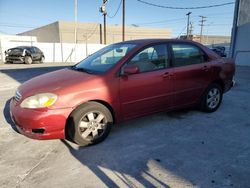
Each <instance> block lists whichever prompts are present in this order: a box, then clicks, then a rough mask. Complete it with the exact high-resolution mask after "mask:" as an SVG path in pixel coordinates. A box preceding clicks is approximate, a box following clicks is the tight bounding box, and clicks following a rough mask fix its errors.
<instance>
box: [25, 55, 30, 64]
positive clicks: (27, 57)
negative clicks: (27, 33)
mask: <svg viewBox="0 0 250 188" xmlns="http://www.w3.org/2000/svg"><path fill="white" fill-rule="evenodd" d="M24 63H25V64H31V63H32V58H31V57H30V56H25V58H24Z"/></svg>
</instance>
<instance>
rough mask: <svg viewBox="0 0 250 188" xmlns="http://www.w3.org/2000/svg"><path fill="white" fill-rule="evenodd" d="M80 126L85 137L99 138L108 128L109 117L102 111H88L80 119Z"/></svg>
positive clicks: (90, 138) (80, 130)
mask: <svg viewBox="0 0 250 188" xmlns="http://www.w3.org/2000/svg"><path fill="white" fill-rule="evenodd" d="M78 128H79V132H80V134H81V136H82V137H83V138H84V139H86V140H93V139H97V138H98V137H100V136H102V134H103V133H104V130H105V129H106V128H107V118H106V117H105V115H104V114H102V113H101V112H88V113H87V114H85V115H84V116H83V118H82V119H81V120H80V122H79V126H78Z"/></svg>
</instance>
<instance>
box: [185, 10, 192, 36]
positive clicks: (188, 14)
mask: <svg viewBox="0 0 250 188" xmlns="http://www.w3.org/2000/svg"><path fill="white" fill-rule="evenodd" d="M191 13H192V12H188V13H187V14H186V15H187V16H188V19H187V39H189V17H190V14H191Z"/></svg>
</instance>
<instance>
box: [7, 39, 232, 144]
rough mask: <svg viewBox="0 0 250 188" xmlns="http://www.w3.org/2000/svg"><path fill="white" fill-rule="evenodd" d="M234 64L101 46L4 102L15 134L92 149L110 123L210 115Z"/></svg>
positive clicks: (146, 48)
mask: <svg viewBox="0 0 250 188" xmlns="http://www.w3.org/2000/svg"><path fill="white" fill-rule="evenodd" d="M234 73H235V64H234V61H233V60H231V59H226V58H221V57H220V56H218V55H217V54H216V53H214V52H213V51H211V50H210V49H208V48H206V47H204V46H203V45H201V44H199V43H195V42H191V41H181V40H165V39H145V40H134V41H126V42H122V43H117V44H112V45H109V46H107V47H105V48H103V49H101V50H99V51H98V52H96V53H94V54H93V55H91V56H89V57H87V58H86V59H84V60H83V61H81V62H80V63H78V64H76V65H75V66H73V67H71V68H66V69H62V70H58V71H55V72H51V73H47V74H44V75H41V76H38V77H35V78H33V79H31V80H29V81H27V82H25V83H24V84H22V85H21V86H20V87H19V88H18V90H17V91H16V95H15V96H14V97H13V99H12V101H11V108H10V110H11V114H12V118H13V121H14V122H15V124H16V126H17V128H18V129H19V131H20V132H21V133H22V134H24V135H26V136H28V137H30V138H35V139H55V138H58V139H59V138H60V139H62V138H65V135H69V136H70V137H71V139H73V140H74V141H75V142H76V143H77V144H79V145H89V144H96V143H99V142H101V141H103V140H104V139H105V138H106V137H107V136H108V134H109V132H110V130H111V127H112V125H113V124H114V123H118V122H121V121H124V120H127V119H131V118H135V117H139V116H144V115H147V114H152V113H155V112H160V111H169V110H174V109H178V108H184V107H189V106H199V107H200V109H202V110H203V111H206V112H214V111H215V110H217V109H218V107H219V106H220V104H221V101H222V97H223V93H225V92H226V91H228V90H229V89H230V88H231V87H232V85H233V76H234Z"/></svg>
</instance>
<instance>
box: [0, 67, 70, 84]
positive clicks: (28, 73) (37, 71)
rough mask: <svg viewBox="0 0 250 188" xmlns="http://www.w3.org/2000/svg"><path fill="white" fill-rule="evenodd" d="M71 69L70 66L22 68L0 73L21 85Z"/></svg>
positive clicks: (4, 70)
mask: <svg viewBox="0 0 250 188" xmlns="http://www.w3.org/2000/svg"><path fill="white" fill-rule="evenodd" d="M69 67H70V66H48V67H31V68H20V69H3V70H0V73H3V74H6V75H8V76H9V77H11V78H13V79H14V80H16V81H17V82H19V83H23V82H25V81H27V80H30V79H31V78H34V77H36V76H39V75H42V74H45V73H48V72H52V71H56V70H59V69H64V68H69Z"/></svg>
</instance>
